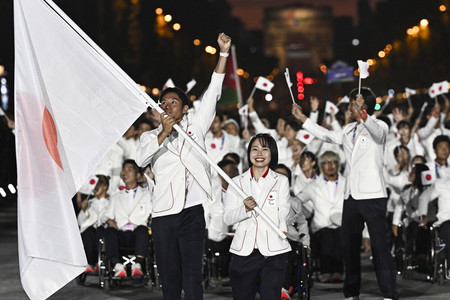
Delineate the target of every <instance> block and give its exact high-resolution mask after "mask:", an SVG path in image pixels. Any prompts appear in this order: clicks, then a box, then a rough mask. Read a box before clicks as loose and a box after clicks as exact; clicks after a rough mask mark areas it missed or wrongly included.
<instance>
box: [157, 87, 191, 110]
mask: <svg viewBox="0 0 450 300" xmlns="http://www.w3.org/2000/svg"><path fill="white" fill-rule="evenodd" d="M168 93H175V94H177V95H178V97H180V99H181V103H182V104H183V106H185V105H187V106H188V107H189V108H190V107H192V102H191V101H189V98H188V96H187V95H186V93H185V92H183V91H182V90H181V89H180V88H177V87H169V88H166V89H164V90H163V91H162V92H161V94H160V95H159V101H161V100H162V98H163V97H164V96H165V95H166V94H168Z"/></svg>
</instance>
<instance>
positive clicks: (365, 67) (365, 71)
mask: <svg viewBox="0 0 450 300" xmlns="http://www.w3.org/2000/svg"><path fill="white" fill-rule="evenodd" d="M358 67H359V77H361V78H362V79H366V78H367V77H369V75H370V74H369V64H368V63H366V62H365V61H362V60H358Z"/></svg>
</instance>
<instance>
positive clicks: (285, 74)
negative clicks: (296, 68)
mask: <svg viewBox="0 0 450 300" xmlns="http://www.w3.org/2000/svg"><path fill="white" fill-rule="evenodd" d="M284 77H286V83H287V85H288V87H292V86H293V83H292V81H291V76H290V75H289V69H288V68H286V71H285V72H284Z"/></svg>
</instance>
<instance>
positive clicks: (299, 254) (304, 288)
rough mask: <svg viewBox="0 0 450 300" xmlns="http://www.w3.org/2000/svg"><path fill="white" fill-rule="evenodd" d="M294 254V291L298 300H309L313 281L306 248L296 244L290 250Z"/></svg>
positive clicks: (309, 258)
mask: <svg viewBox="0 0 450 300" xmlns="http://www.w3.org/2000/svg"><path fill="white" fill-rule="evenodd" d="M292 250H293V251H295V254H296V261H295V265H296V269H295V273H296V276H295V279H296V280H295V283H296V287H295V291H296V292H297V296H298V299H299V300H309V299H310V297H311V287H312V284H313V280H312V277H311V273H312V272H311V257H310V255H309V254H308V247H307V246H304V245H303V244H302V243H298V245H297V247H295V248H293V249H292Z"/></svg>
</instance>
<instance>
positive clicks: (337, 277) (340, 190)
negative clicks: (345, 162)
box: [297, 151, 346, 283]
mask: <svg viewBox="0 0 450 300" xmlns="http://www.w3.org/2000/svg"><path fill="white" fill-rule="evenodd" d="M319 166H320V169H321V171H322V174H321V176H320V177H319V178H317V180H316V181H314V182H313V183H311V184H309V185H307V186H305V188H304V189H303V191H302V192H301V193H300V194H299V195H298V196H297V197H298V198H299V199H300V200H301V201H302V202H303V203H305V202H307V201H310V200H311V201H312V203H313V205H314V215H313V218H312V222H311V230H312V232H313V234H314V235H313V240H315V242H314V245H315V246H316V245H317V248H316V247H313V249H312V251H313V252H314V251H317V253H316V254H317V256H318V258H319V265H320V275H319V280H320V281H321V282H325V283H331V282H342V280H343V275H342V274H343V272H344V267H343V256H342V250H341V222H342V210H343V205H344V188H345V181H346V179H345V177H344V176H342V174H340V173H339V171H338V167H339V155H338V154H336V153H335V152H333V151H326V152H324V153H323V154H322V155H321V156H320V157H319Z"/></svg>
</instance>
